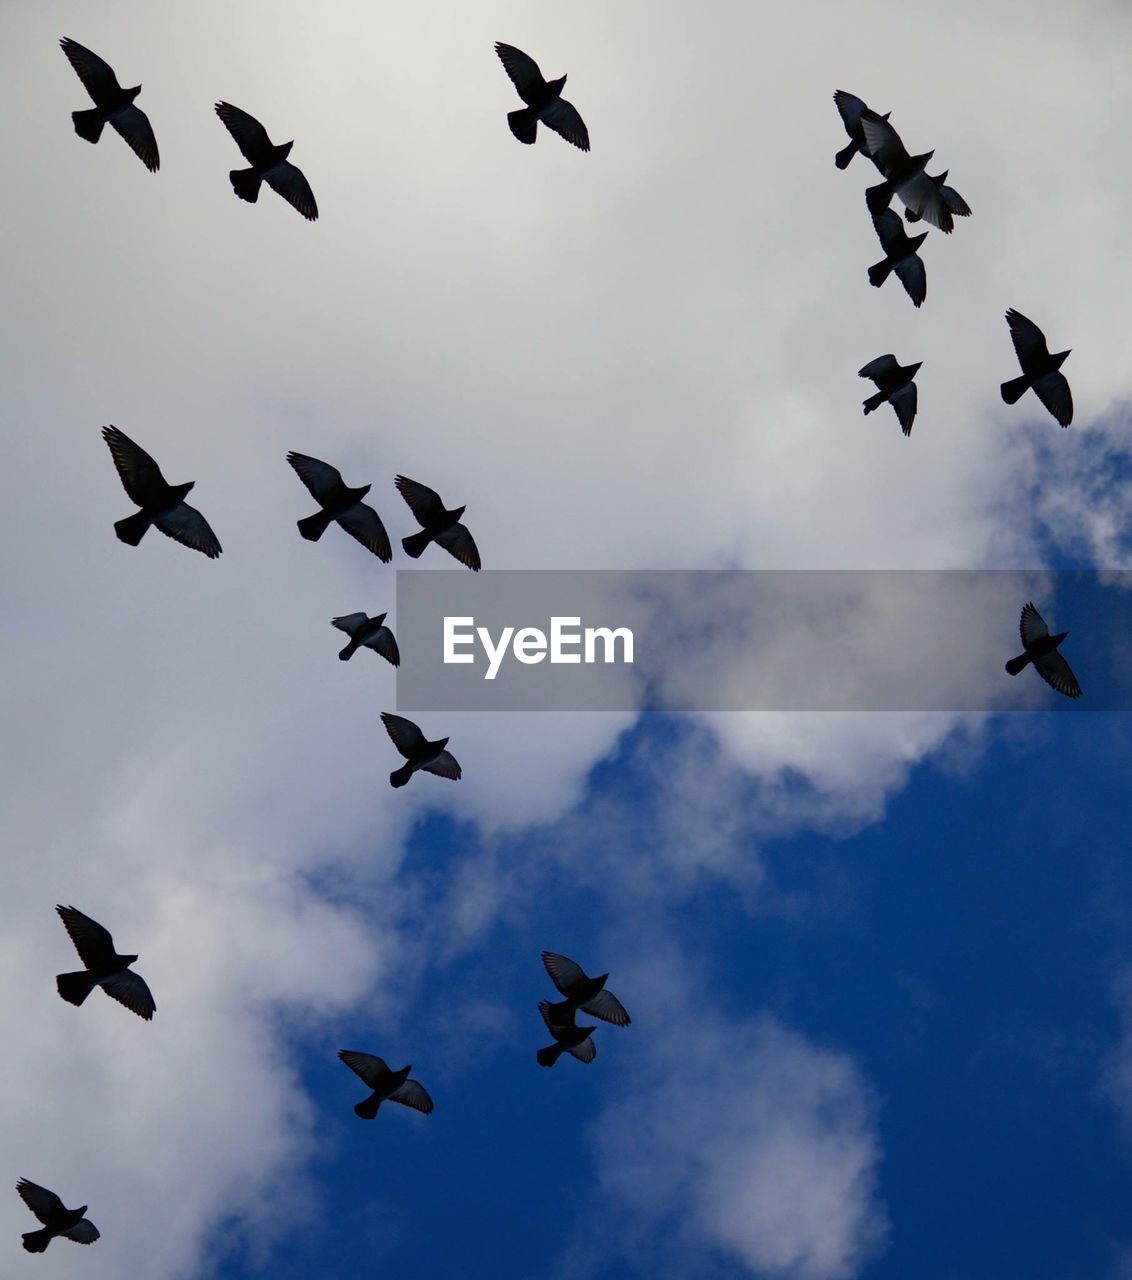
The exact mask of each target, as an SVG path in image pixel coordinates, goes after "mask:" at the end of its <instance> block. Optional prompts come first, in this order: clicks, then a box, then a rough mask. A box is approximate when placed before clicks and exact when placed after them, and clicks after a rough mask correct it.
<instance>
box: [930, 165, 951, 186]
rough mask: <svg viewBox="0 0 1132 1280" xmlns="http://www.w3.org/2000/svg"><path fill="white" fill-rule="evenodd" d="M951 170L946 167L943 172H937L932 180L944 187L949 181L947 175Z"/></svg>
mask: <svg viewBox="0 0 1132 1280" xmlns="http://www.w3.org/2000/svg"><path fill="white" fill-rule="evenodd" d="M949 172H950V170H948V169H944V171H943V172H942V173H937V174H936V176H935V177H934V178H933V179H932V181H933V182H934V183H935V185H936V186H937V187H942V186H943V184H944V183H945V182H946V181H947V175H948V173H949Z"/></svg>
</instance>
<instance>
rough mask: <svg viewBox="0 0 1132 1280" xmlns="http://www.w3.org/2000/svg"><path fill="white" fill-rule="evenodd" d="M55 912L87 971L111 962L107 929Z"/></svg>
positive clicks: (76, 914)
mask: <svg viewBox="0 0 1132 1280" xmlns="http://www.w3.org/2000/svg"><path fill="white" fill-rule="evenodd" d="M55 910H56V911H58V913H59V918H60V920H62V921H63V926H64V928H65V929H66V930H67V933H68V934H70V937H71V941H72V942H73V943H74V944H75V950H76V951H77V952H78V953H79V959H80V960H81V961H82V962H83V964H85V965H86V967H87V968H88V969H97V968H98V967H99V966H100V965H103V964H106V963H107V962H109V961H110V960H113V958H114V956H115V955H116V954H117V953H116V952H115V950H114V939H113V938H112V937H111V936H110V930H109V929H104V928H103V927H102V925H100V924H99V923H98V921H97V920H92V919H91V918H90V916H84V915H83V913H82V912H81V911H77V910H76V909H75V908H74V907H60V906H57V907H56V908H55ZM33 1185H34V1184H33Z"/></svg>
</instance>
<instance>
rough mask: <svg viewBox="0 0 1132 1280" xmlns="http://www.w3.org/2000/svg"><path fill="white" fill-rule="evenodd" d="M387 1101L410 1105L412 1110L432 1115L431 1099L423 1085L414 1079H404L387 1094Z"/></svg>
mask: <svg viewBox="0 0 1132 1280" xmlns="http://www.w3.org/2000/svg"><path fill="white" fill-rule="evenodd" d="M389 1101H390V1102H400V1103H401V1104H402V1105H404V1106H406V1107H412V1108H413V1110H414V1111H423V1112H424V1114H425V1115H426V1116H430V1115H432V1099H431V1098H430V1097H429V1096H428V1091H427V1090H426V1089H425V1087H424V1085H421V1084H418V1083H417V1082H416V1081H415V1080H406V1081H405V1083H404V1084H400V1085H398V1086H397V1088H396V1089H394V1090H393V1092H392V1093H391V1094H390V1095H389Z"/></svg>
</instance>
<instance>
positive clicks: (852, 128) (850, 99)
mask: <svg viewBox="0 0 1132 1280" xmlns="http://www.w3.org/2000/svg"><path fill="white" fill-rule="evenodd" d="M833 101H834V102H835V103H836V104H837V110H838V112H839V113H840V115H841V123H842V124H843V125H844V126H845V132H846V133H847V134H848V135H849V145H848V146H847V147H843V148H842V149H841V150H840V151H839V152H838V153H837V154H836V155H835V156H834V157H833V163H834V164H835V165H837V167H838V168H839V169H847V168H848V167H849V161H850V160H852V159H853V157H854V156H855V155H857V153H858V152H860V154H861V155H863V156H867V155H868V154H869V145H868V143H867V142H866V141H865V131H864V130H863V129H862V128H861V113H862V112H864V111H868V110H869V108H868V107H867V106H866V105H865V103H864V102H862V101H861V99H860V98H858V97H857V95H856V94H854V93H846V92H845V90H844V89H838V90H837V92H836V93H834V95H833ZM891 114H892V112H891V111H886V112H885V113H884V115H883V116H881V117H880V118H881V119H882V120H887V119H888V117H889V116H890V115H891Z"/></svg>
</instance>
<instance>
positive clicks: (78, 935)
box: [55, 906, 157, 1022]
mask: <svg viewBox="0 0 1132 1280" xmlns="http://www.w3.org/2000/svg"><path fill="white" fill-rule="evenodd" d="M55 910H56V911H58V913H59V917H60V919H61V920H62V921H63V924H64V925H65V927H66V929H67V932H68V933H69V934H70V935H71V941H72V942H73V943H74V944H75V950H76V951H77V952H78V953H79V959H80V960H81V961H82V962H83V964H85V965H86V969H85V970H83V971H82V972H80V973H61V974H59V976H58V977H57V978H56V979H55V982H56V985H57V986H58V988H59V994H60V995H61V996H62V997H63V999H64V1000H66V1001H67V1003H68V1004H75V1005H79V1004H82V1002H83V1001H84V1000H85V999H86V998H87V996H89V995H90V993H91V992H92V991H93V990H94V988H95V987H101V988H102V989H103V991H105V992H106V994H107V995H108V996H113V997H114V999H115V1000H117V1001H118V1003H119V1004H124V1005H125V1006H126V1008H127V1009H129V1010H130V1011H131V1012H132V1013H136V1014H137V1015H138V1017H139V1018H144V1019H145V1020H146V1022H148V1021H149V1020H150V1018H152V1017H153V1015H154V1013H155V1012H156V1011H157V1005H156V1004H154V1002H153V995H152V993H151V992H150V989H149V987H147V986H146V983H145V979H144V978H143V977H141V975H140V974H137V973H131V972H130V965H132V964H133V963H134V961H135V960H136V959H137V956H120V955H119V954H118V953H117V952H116V951H115V950H114V939H113V938H112V937H111V936H110V933H109V931H108V930H106V929H104V928H103V927H102V925H100V924H98V923H96V922H95V921H94V920H92V919H91V918H90V916H84V915H83V913H82V912H81V911H76V910H75V908H74V907H59V906H57V907H56V908H55Z"/></svg>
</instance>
